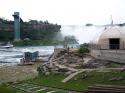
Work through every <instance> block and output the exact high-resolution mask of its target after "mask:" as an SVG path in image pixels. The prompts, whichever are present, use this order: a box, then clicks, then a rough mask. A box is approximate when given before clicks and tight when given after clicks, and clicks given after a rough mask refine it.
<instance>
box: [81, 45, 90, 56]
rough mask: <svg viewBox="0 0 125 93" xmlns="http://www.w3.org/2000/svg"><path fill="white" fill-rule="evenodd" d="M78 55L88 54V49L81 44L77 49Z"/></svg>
mask: <svg viewBox="0 0 125 93" xmlns="http://www.w3.org/2000/svg"><path fill="white" fill-rule="evenodd" d="M79 53H81V54H84V53H89V49H88V48H87V46H85V45H84V44H81V45H80V48H79Z"/></svg>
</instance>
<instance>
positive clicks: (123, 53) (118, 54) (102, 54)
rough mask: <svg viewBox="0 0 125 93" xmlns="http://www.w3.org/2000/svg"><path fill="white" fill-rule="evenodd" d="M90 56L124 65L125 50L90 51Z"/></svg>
mask: <svg viewBox="0 0 125 93" xmlns="http://www.w3.org/2000/svg"><path fill="white" fill-rule="evenodd" d="M91 55H92V56H93V57H95V58H97V59H103V60H109V61H114V62H119V63H125V50H91Z"/></svg>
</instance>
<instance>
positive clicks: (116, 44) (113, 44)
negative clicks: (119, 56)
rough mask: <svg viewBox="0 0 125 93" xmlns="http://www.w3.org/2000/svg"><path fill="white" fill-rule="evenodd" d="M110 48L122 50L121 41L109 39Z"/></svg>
mask: <svg viewBox="0 0 125 93" xmlns="http://www.w3.org/2000/svg"><path fill="white" fill-rule="evenodd" d="M109 48H110V49H119V48H120V39H119V38H111V39H109Z"/></svg>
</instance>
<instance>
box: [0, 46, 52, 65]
mask: <svg viewBox="0 0 125 93" xmlns="http://www.w3.org/2000/svg"><path fill="white" fill-rule="evenodd" d="M35 51H39V55H48V54H52V53H53V51H54V47H53V46H34V47H33V46H32V47H14V48H10V49H0V66H4V65H12V64H13V65H14V64H18V63H19V62H20V59H21V58H22V57H23V54H24V52H35Z"/></svg>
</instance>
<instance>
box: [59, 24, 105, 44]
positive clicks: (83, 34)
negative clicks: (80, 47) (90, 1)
mask: <svg viewBox="0 0 125 93" xmlns="http://www.w3.org/2000/svg"><path fill="white" fill-rule="evenodd" d="M103 29H104V27H99V26H88V27H87V26H83V25H62V26H61V33H62V34H63V36H67V35H73V36H75V37H76V39H77V40H78V42H79V43H80V44H82V43H89V42H90V41H91V40H93V39H96V37H97V36H98V34H100V33H101V32H102V31H103Z"/></svg>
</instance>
